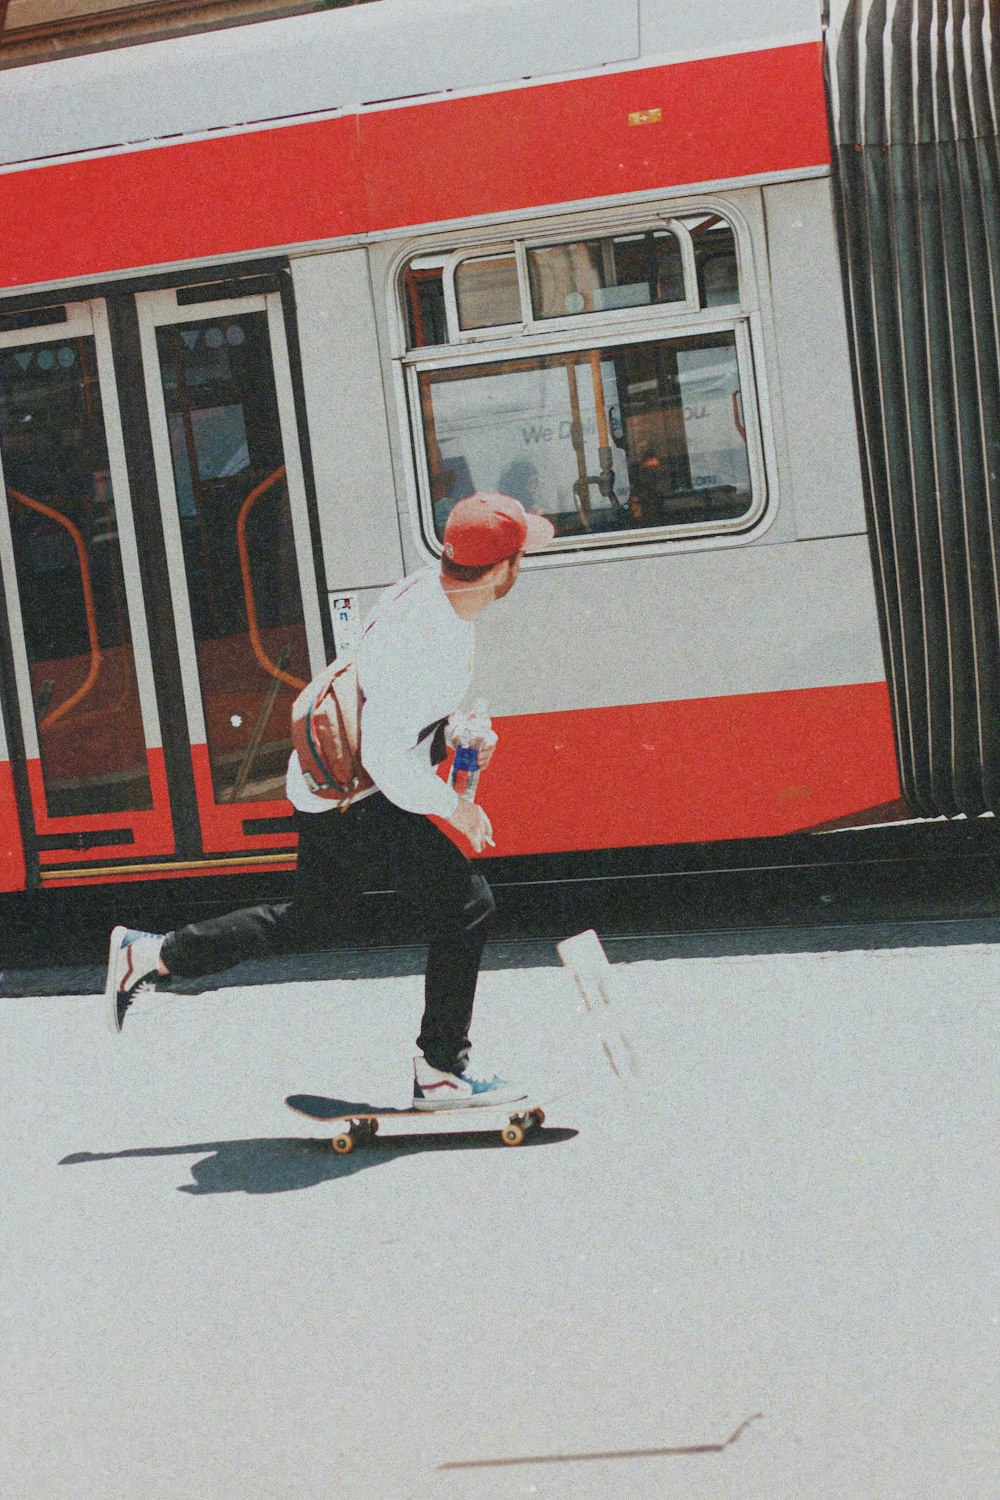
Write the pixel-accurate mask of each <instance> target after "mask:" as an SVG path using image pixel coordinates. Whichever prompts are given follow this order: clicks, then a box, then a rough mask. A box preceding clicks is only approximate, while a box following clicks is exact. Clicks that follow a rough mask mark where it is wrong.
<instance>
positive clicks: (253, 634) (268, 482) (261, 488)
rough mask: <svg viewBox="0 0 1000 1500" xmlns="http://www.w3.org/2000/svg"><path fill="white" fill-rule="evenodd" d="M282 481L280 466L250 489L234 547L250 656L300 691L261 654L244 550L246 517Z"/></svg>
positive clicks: (301, 684) (293, 680) (247, 555)
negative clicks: (250, 648)
mask: <svg viewBox="0 0 1000 1500" xmlns="http://www.w3.org/2000/svg"><path fill="white" fill-rule="evenodd" d="M284 477H285V465H284V464H282V465H281V467H280V469H275V471H274V473H273V474H269V475H268V477H267V478H266V479H265V480H262V481H261V483H260V484H258V485H257V486H256V488H255V489H252V490H251V491H250V493H249V495H248V496H247V497H246V499H245V500H244V502H243V504H242V505H241V506H240V513H239V515H238V516H237V518H236V546H237V548H238V549H239V554H240V577H241V579H242V582H243V602H244V603H245V605H246V609H247V631H248V633H249V635H250V645H251V647H252V648H253V654H254V656H256V658H257V660H258V661H259V662H260V664H261V666H262V667H263V668H264V671H265V672H269V673H270V675H271V676H272V677H276V678H277V679H278V681H279V682H285V683H287V684H288V686H289V687H293V688H295V689H296V691H301V689H302V688H304V687H305V686H306V684H305V683H304V682H302V681H301V680H300V679H299V678H298V677H292V676H291V675H290V674H289V673H288V672H283V671H282V669H281V668H280V667H277V666H275V664H274V662H273V661H272V660H271V658H270V657H269V656H268V654H267V652H266V651H265V650H264V647H263V644H262V643H261V639H260V631H259V630H258V628H257V605H256V602H255V600H254V596H253V579H252V578H251V576H250V549H249V547H248V546H247V516H248V515H249V514H250V511H251V510H252V508H253V507H254V506H255V505H256V503H257V501H258V500H259V499H260V497H261V495H264V494H266V493H267V491H268V490H269V489H272V488H273V487H274V485H276V484H277V483H278V481H279V479H284Z"/></svg>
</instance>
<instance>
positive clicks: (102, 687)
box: [0, 336, 152, 817]
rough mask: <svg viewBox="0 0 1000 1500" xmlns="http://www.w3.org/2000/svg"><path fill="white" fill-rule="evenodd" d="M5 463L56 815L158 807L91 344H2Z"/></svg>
mask: <svg viewBox="0 0 1000 1500" xmlns="http://www.w3.org/2000/svg"><path fill="white" fill-rule="evenodd" d="M0 464H2V477H3V484H4V487H5V489H6V499H7V507H8V514H9V521H10V533H11V538H12V542H13V554H14V556H13V561H14V570H15V575H16V578H17V592H18V597H19V603H20V609H21V622H22V626H23V630H24V638H25V646H26V650H27V657H28V671H29V677H30V685H31V695H32V701H33V707H34V712H35V722H36V725H37V730H38V744H39V755H40V758H41V769H42V779H43V783H44V787H45V801H46V806H47V809H48V812H49V815H50V816H52V817H70V816H75V815H78V814H89V813H108V812H114V813H119V812H127V811H141V810H143V809H147V808H150V807H152V796H151V789H150V783H149V771H148V764H147V758H146V744H145V737H144V733H143V726H142V717H141V711H140V705H139V692H138V684H137V678H136V669H135V659H134V655H133V650H132V640H131V632H130V629H129V620H128V607H127V602H126V594H125V579H124V573H123V568H122V557H121V549H120V546H119V540H118V522H117V517H116V513H115V500H114V495H113V493H112V486H111V475H110V472H109V464H108V450H107V442H106V438H105V432H104V417H103V409H102V404H101V391H100V384H99V380H98V375H97V361H96V351H95V346H94V340H93V338H92V337H90V336H84V337H74V338H68V339H63V340H50V341H47V342H39V343H25V344H24V345H23V346H22V347H20V348H14V349H4V350H0Z"/></svg>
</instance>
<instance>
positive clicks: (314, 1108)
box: [285, 1094, 545, 1156]
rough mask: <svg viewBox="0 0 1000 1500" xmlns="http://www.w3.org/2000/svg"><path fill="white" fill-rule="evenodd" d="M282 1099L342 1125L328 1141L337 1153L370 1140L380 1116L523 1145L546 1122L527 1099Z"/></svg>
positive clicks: (343, 1153) (435, 1130)
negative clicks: (384, 1102)
mask: <svg viewBox="0 0 1000 1500" xmlns="http://www.w3.org/2000/svg"><path fill="white" fill-rule="evenodd" d="M285 1103H286V1104H287V1105H288V1107H289V1109H294V1111H295V1113H296V1114H298V1115H305V1117H306V1119H308V1120H321V1121H322V1122H323V1123H324V1124H327V1123H332V1124H334V1125H336V1126H338V1127H340V1128H338V1129H337V1133H336V1135H334V1136H333V1137H332V1138H331V1140H330V1145H331V1146H332V1147H333V1149H334V1151H336V1152H337V1153H338V1154H339V1155H341V1156H346V1155H347V1153H348V1152H349V1151H353V1150H354V1148H355V1146H370V1145H371V1143H372V1141H373V1140H374V1138H375V1136H376V1135H377V1134H378V1130H379V1126H380V1125H381V1123H382V1121H383V1120H391V1121H393V1122H395V1121H397V1120H398V1121H402V1122H404V1124H405V1125H406V1127H407V1128H412V1127H413V1126H414V1125H423V1126H427V1125H430V1126H432V1127H436V1128H432V1129H430V1130H428V1131H427V1132H426V1133H427V1134H428V1135H447V1134H451V1133H457V1132H458V1131H459V1130H476V1129H480V1130H482V1129H485V1130H498V1131H499V1135H500V1139H501V1140H502V1141H503V1143H504V1145H505V1146H520V1145H522V1144H523V1142H524V1141H526V1140H527V1138H528V1136H529V1135H531V1134H532V1133H533V1132H534V1131H536V1130H538V1129H540V1127H541V1126H542V1125H543V1124H544V1123H545V1111H544V1110H543V1109H542V1108H541V1106H540V1105H538V1104H535V1103H534V1102H532V1101H530V1100H527V1099H518V1100H516V1101H515V1102H513V1103H510V1104H486V1105H480V1106H478V1107H474V1108H465V1109H447V1110H445V1109H439V1110H429V1109H392V1108H379V1107H378V1106H376V1105H374V1104H355V1103H352V1102H351V1101H350V1100H347V1099H323V1098H320V1097H319V1095H317V1094H290V1095H289V1096H288V1098H287V1099H286V1100H285ZM498 1115H499V1116H500V1117H501V1118H502V1119H505V1123H504V1124H502V1125H499V1126H498V1124H497V1116H498ZM484 1117H485V1119H484ZM481 1121H482V1122H483V1123H480V1122H481ZM488 1121H491V1123H487V1122H488ZM393 1133H394V1134H398V1133H400V1132H393Z"/></svg>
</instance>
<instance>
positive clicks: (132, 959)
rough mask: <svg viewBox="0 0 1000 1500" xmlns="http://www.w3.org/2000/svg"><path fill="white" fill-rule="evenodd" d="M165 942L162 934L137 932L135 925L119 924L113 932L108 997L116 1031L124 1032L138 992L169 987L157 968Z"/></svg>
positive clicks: (109, 1013)
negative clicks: (125, 925)
mask: <svg viewBox="0 0 1000 1500" xmlns="http://www.w3.org/2000/svg"><path fill="white" fill-rule="evenodd" d="M162 944H163V938H162V936H161V935H160V934H159V933H155V932H136V931H135V930H134V929H133V928H131V927H116V928H115V930H114V932H113V933H112V934H111V947H110V949H109V952H108V981H107V984H106V985H105V987H104V998H105V1000H106V1001H107V1006H108V1024H109V1025H110V1027H111V1029H112V1031H121V1029H122V1027H123V1025H124V1024H125V1012H126V1011H127V1010H128V1008H129V1006H130V1005H131V1004H132V1001H133V1000H134V999H135V997H136V995H146V994H151V993H152V992H153V991H154V990H158V989H161V988H165V987H166V977H165V976H164V975H161V974H158V973H157V971H156V965H157V963H158V962H159V958H160V948H161V946H162Z"/></svg>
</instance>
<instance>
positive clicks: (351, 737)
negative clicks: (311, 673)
mask: <svg viewBox="0 0 1000 1500" xmlns="http://www.w3.org/2000/svg"><path fill="white" fill-rule="evenodd" d="M363 703H364V694H363V693H362V691H361V684H360V682H359V681H358V669H357V665H356V663H355V661H354V659H353V657H350V656H342V657H339V658H338V659H337V661H335V662H331V663H330V665H329V666H328V667H324V668H323V670H322V672H320V673H318V675H317V676H316V677H314V678H313V680H312V682H310V683H309V684H308V686H306V687H304V688H303V689H302V691H301V693H300V694H299V696H298V697H297V698H296V700H295V702H294V703H293V704H292V749H293V750H294V751H295V753H296V755H297V756H298V758H299V766H300V767H301V770H302V775H303V776H304V777H305V782H306V786H307V787H308V788H309V790H310V791H311V792H313V793H314V794H315V795H316V796H317V797H325V798H326V799H328V800H329V801H330V802H331V803H333V804H334V806H336V807H339V808H340V810H341V812H343V811H344V809H345V808H347V807H349V806H350V805H351V803H352V802H353V801H354V799H355V797H357V796H358V795H359V794H360V793H361V792H366V791H368V789H369V788H370V787H373V786H374V785H375V783H374V781H372V779H371V777H370V776H369V775H368V772H367V771H366V770H365V768H364V766H363V765H362V764H361V705H362V704H363Z"/></svg>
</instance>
